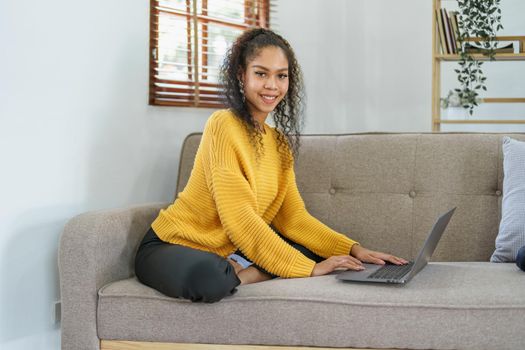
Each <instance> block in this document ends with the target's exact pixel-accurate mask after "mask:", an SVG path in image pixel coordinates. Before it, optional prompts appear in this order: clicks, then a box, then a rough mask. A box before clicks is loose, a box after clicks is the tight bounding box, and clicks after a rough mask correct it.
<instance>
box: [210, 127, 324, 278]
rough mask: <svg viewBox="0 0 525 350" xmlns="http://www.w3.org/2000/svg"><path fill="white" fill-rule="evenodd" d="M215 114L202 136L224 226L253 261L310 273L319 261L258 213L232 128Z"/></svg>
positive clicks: (280, 271)
mask: <svg viewBox="0 0 525 350" xmlns="http://www.w3.org/2000/svg"><path fill="white" fill-rule="evenodd" d="M221 121H224V119H223V120H216V119H213V118H211V120H210V122H209V123H208V124H207V126H206V128H205V130H204V133H203V139H202V147H203V160H204V164H205V166H204V168H205V170H204V171H205V176H206V181H207V184H208V188H209V189H210V191H211V193H212V196H213V199H214V201H215V205H216V208H217V212H218V215H219V218H220V220H221V223H222V225H223V228H224V230H225V232H226V234H227V235H228V238H229V239H230V240H231V242H232V243H233V244H234V245H235V246H236V247H237V248H239V249H240V250H241V251H242V252H243V253H244V254H245V255H246V257H248V258H249V259H250V260H251V261H253V262H254V263H256V264H257V265H259V266H261V267H263V268H264V269H265V270H267V271H268V272H271V273H273V274H275V275H278V276H281V277H285V278H287V277H307V276H310V275H311V273H312V270H313V268H314V265H315V262H314V261H313V260H311V259H308V258H307V257H305V256H304V255H303V254H301V253H300V252H299V251H298V250H296V249H294V248H293V247H292V246H290V245H289V244H287V243H286V242H285V241H284V240H283V239H281V238H280V237H279V236H278V235H276V234H275V233H274V232H273V230H272V229H271V228H270V227H269V225H268V224H267V223H266V222H265V221H264V220H263V219H262V218H261V217H260V216H259V215H258V214H257V200H256V197H255V194H254V192H253V190H252V188H251V186H250V183H249V181H248V180H247V179H246V177H245V176H244V174H243V171H242V169H241V165H240V156H239V155H238V153H239V152H238V145H237V144H236V140H235V137H236V136H237V137H238V135H237V134H236V133H235V132H232V128H229V127H228V125H224V123H221Z"/></svg>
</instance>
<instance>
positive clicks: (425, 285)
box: [97, 262, 525, 349]
mask: <svg viewBox="0 0 525 350" xmlns="http://www.w3.org/2000/svg"><path fill="white" fill-rule="evenodd" d="M336 273H337V272H336ZM502 286H504V287H503V288H502ZM523 290H525V278H523V273H522V272H521V271H520V270H519V269H518V267H517V266H516V265H515V264H491V263H489V262H464V263H463V262H462V263H453V262H440V263H430V264H429V265H428V266H427V267H426V268H425V269H424V270H423V271H421V272H420V273H419V274H418V275H417V276H416V277H414V279H413V280H412V281H410V283H408V284H407V285H404V286H400V285H370V284H357V283H348V282H342V281H338V280H336V279H335V276H334V275H327V276H320V277H311V278H298V279H286V280H285V279H275V280H270V281H266V282H261V283H256V284H249V285H243V286H239V287H238V292H237V293H236V294H234V295H233V296H231V297H227V298H225V299H223V300H222V301H220V302H218V303H213V304H205V303H192V302H190V301H187V300H182V299H174V298H169V297H166V296H164V295H163V294H161V293H159V292H157V291H156V290H154V289H151V288H149V287H147V286H145V285H142V284H141V283H139V282H138V280H137V279H135V278H131V279H126V280H121V281H117V282H114V283H111V284H108V285H106V286H104V287H103V288H101V289H100V291H99V303H98V314H97V321H98V322H97V326H98V335H99V337H100V338H101V339H106V340H135V341H157V342H175V343H213V344H264V345H289V346H294V345H295V346H298V345H301V346H331V347H376V348H385V347H386V348H399V347H401V348H411V349H428V348H432V349H456V348H461V349H495V348H505V349H521V348H522V345H523V340H522V338H521V336H518V335H520V334H524V333H525V324H524V323H523V319H524V318H525V298H524V297H523ZM407 334H410V336H407Z"/></svg>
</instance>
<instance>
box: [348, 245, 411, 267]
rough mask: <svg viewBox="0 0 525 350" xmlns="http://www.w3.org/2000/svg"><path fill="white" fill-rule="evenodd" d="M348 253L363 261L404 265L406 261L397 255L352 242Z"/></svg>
mask: <svg viewBox="0 0 525 350" xmlns="http://www.w3.org/2000/svg"><path fill="white" fill-rule="evenodd" d="M350 255H352V256H354V257H355V258H357V259H359V260H360V261H362V262H365V263H371V264H377V265H384V264H385V263H386V262H387V261H388V262H391V263H392V264H395V265H406V264H408V261H406V260H405V259H402V258H398V257H397V256H393V255H390V254H386V253H381V252H376V251H373V250H369V249H366V248H363V247H361V246H360V245H359V244H354V245H353V246H352V249H351V250H350Z"/></svg>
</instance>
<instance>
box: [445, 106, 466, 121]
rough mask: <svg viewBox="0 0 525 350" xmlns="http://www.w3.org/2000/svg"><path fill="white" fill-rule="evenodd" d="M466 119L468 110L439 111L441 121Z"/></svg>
mask: <svg viewBox="0 0 525 350" xmlns="http://www.w3.org/2000/svg"><path fill="white" fill-rule="evenodd" d="M468 117H469V114H468V109H465V108H463V107H448V108H445V109H442V110H441V119H443V120H458V119H459V120H464V119H468Z"/></svg>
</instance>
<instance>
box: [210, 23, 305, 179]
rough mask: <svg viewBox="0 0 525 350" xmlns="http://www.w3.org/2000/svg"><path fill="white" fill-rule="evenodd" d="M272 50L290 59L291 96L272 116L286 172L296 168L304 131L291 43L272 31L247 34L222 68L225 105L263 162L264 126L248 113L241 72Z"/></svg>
mask: <svg viewBox="0 0 525 350" xmlns="http://www.w3.org/2000/svg"><path fill="white" fill-rule="evenodd" d="M268 46H275V47H279V48H281V50H283V52H284V54H285V55H286V58H287V59H288V82H289V84H288V92H287V93H286V95H285V97H284V98H283V99H282V101H281V102H279V104H278V105H277V106H276V107H275V109H274V110H273V112H272V116H273V120H274V122H275V129H276V131H277V135H278V136H277V150H278V151H279V154H280V155H281V164H282V166H283V168H284V169H287V168H289V167H290V166H293V161H294V159H295V158H296V157H297V155H298V153H299V148H300V136H301V129H302V127H303V120H302V118H301V117H302V114H303V112H304V100H305V97H304V96H305V95H304V86H303V76H302V72H301V67H300V66H299V64H298V63H297V60H296V58H295V54H294V52H293V50H292V48H291V46H290V44H289V43H288V41H286V40H285V39H284V38H283V37H282V36H280V35H278V34H276V33H275V32H273V31H271V30H269V29H264V28H254V29H250V30H247V31H245V32H244V33H243V34H241V35H240V36H239V37H238V38H237V39H236V40H235V42H234V43H233V45H232V46H231V48H230V49H229V50H228V52H227V54H226V57H225V59H224V62H223V65H222V67H221V76H220V81H221V84H222V85H223V95H224V96H223V97H224V100H225V104H226V105H227V106H228V107H229V108H230V109H232V111H233V112H234V114H235V115H236V116H237V117H238V118H240V119H241V120H242V121H243V122H244V123H243V124H244V125H245V127H246V130H247V132H248V134H249V136H250V141H251V144H252V145H253V146H254V148H255V151H256V158H257V159H259V157H260V155H261V153H263V152H264V144H263V142H262V135H261V132H260V128H259V127H260V126H259V125H258V123H257V121H256V120H255V119H254V118H253V116H252V115H251V114H250V112H249V111H248V107H247V105H246V103H245V101H244V96H243V94H242V93H241V91H240V87H239V72H240V71H245V70H246V68H247V66H248V63H249V62H250V60H252V59H254V58H255V57H256V56H257V55H258V54H259V52H260V50H261V49H263V48H265V47H268Z"/></svg>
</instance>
